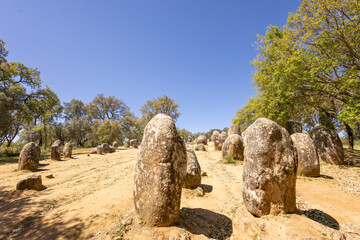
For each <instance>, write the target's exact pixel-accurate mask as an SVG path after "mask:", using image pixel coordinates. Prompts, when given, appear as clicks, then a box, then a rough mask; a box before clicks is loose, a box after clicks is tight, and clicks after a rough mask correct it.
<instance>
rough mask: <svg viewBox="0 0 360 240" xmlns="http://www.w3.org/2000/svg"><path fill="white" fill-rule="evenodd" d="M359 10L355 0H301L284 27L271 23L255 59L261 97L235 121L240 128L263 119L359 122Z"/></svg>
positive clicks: (259, 45)
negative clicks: (260, 118)
mask: <svg viewBox="0 0 360 240" xmlns="http://www.w3.org/2000/svg"><path fill="white" fill-rule="evenodd" d="M359 9H360V8H359V5H358V3H357V1H354V0H350V1H336V0H326V1H320V0H316V1H303V2H302V4H301V5H300V7H299V9H298V10H297V11H296V12H295V13H294V14H290V15H289V18H288V22H287V24H286V25H285V26H283V27H282V28H279V27H277V26H269V28H268V30H267V32H266V34H265V36H258V42H257V50H258V51H259V54H258V56H257V57H256V59H255V60H254V61H253V62H252V65H253V66H254V67H255V68H256V72H255V73H254V81H253V84H254V85H255V86H256V93H257V97H256V98H251V99H249V101H248V103H247V104H246V106H244V107H243V108H241V109H240V110H238V111H237V112H236V116H235V118H234V119H233V122H234V123H236V124H239V125H240V126H241V128H242V129H243V128H246V127H247V126H249V125H250V124H251V123H252V122H253V121H254V120H256V119H257V118H259V117H267V118H269V119H272V120H274V121H276V122H278V123H279V124H281V125H285V123H286V122H287V121H288V120H300V121H302V122H303V123H306V124H309V125H310V126H314V125H315V124H316V123H317V122H322V123H325V124H326V125H327V126H330V127H331V126H334V123H336V121H340V122H341V123H343V124H344V125H347V124H355V123H356V122H359V121H360V115H359V106H360V84H359V80H360V48H358V46H359V45H360V18H359ZM331 122H332V123H331ZM348 133H350V132H348Z"/></svg>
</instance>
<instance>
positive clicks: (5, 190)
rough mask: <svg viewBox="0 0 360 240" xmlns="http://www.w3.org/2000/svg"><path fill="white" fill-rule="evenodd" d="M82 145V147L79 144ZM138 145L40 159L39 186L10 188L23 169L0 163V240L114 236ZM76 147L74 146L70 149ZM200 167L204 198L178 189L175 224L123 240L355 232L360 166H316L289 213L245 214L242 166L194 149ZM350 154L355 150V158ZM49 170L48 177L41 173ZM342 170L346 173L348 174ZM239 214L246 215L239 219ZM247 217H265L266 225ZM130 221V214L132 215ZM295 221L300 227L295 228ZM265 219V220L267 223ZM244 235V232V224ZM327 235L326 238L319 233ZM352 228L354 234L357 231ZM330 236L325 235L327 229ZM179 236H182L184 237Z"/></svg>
mask: <svg viewBox="0 0 360 240" xmlns="http://www.w3.org/2000/svg"><path fill="white" fill-rule="evenodd" d="M82 151H83V150H82ZM137 151H138V150H137V149H128V150H123V149H121V148H120V149H118V150H117V151H116V152H115V153H112V154H106V155H101V156H99V155H91V156H87V154H75V155H74V158H73V159H66V160H63V161H50V160H44V161H41V167H40V169H39V171H38V172H37V173H38V174H41V175H42V179H43V185H45V186H46V187H47V188H46V189H45V190H43V191H40V192H36V191H32V190H29V191H23V192H19V191H15V190H14V189H15V185H16V183H17V181H19V180H20V179H22V178H24V177H25V176H27V175H28V174H30V172H26V171H25V172H24V171H14V170H15V169H16V168H17V164H14V163H7V164H4V165H0V226H1V227H0V239H91V238H92V239H113V238H114V236H115V237H116V236H118V235H116V234H115V235H114V236H113V233H114V232H115V233H116V232H117V228H119V221H120V219H121V218H122V217H123V216H124V215H126V214H129V213H130V214H133V213H132V212H133V198H132V188H133V171H134V167H135V162H136V157H137ZM77 152H79V151H77ZM196 154H197V157H198V160H199V162H200V165H201V168H202V170H203V171H206V172H207V175H208V176H207V177H203V179H202V183H203V188H204V189H205V190H206V193H205V196H203V197H199V196H197V191H196V190H189V189H184V190H183V196H182V206H181V207H182V210H181V222H180V223H179V225H178V226H173V227H170V228H156V229H149V228H146V227H140V228H136V227H135V228H134V229H132V230H130V231H129V232H128V233H127V234H126V235H125V239H164V240H167V239H168V237H171V236H174V237H175V239H176V238H179V239H181V236H189V237H191V239H209V238H215V239H230V238H232V239H249V238H250V239H252V238H255V239H257V238H258V237H260V236H261V239H276V237H280V238H283V237H284V238H285V239H287V237H288V236H294V239H296V238H297V237H299V239H302V238H300V237H301V236H312V237H315V238H314V239H330V235H331V234H333V232H334V231H335V232H341V231H342V232H354V233H352V235H349V236H350V237H354V238H356V236H359V237H360V232H359V230H360V195H359V193H360V188H359V182H360V181H359V180H360V168H359V167H358V166H356V165H352V166H349V167H345V168H339V167H335V166H330V165H324V166H322V174H323V175H322V177H319V178H304V177H299V178H298V182H297V196H298V206H299V209H300V210H301V211H299V212H298V213H297V214H291V215H289V216H286V217H284V216H269V217H267V218H265V219H252V218H251V216H248V215H247V213H246V212H242V211H243V202H242V192H241V188H242V168H243V166H242V164H241V163H238V164H236V165H234V164H224V163H222V162H221V153H220V152H216V151H213V148H212V146H211V145H210V146H209V147H208V151H207V152H196ZM356 157H357V156H355V158H356ZM47 174H53V175H54V177H55V178H53V179H48V178H45V175H47ZM347 175H348V176H349V177H347ZM245 216H246V217H245ZM244 219H247V220H246V221H250V220H251V221H253V222H256V221H265V224H267V225H269V226H279V227H278V228H274V229H271V230H270V229H269V228H268V230H262V229H260V230H259V227H258V226H260V225H261V224H260V223H257V224H254V226H253V227H251V226H252V225H251V224H252V223H251V222H250V223H249V222H248V225H246V224H244V221H245V220H244ZM134 221H135V222H136V224H137V219H135V220H134ZM298 223H301V226H299V227H294V226H296V225H298ZM267 225H266V226H267ZM244 226H249V227H248V228H246V229H247V230H246V232H247V234H245V230H244V229H245V227H244ZM325 234H326V236H325ZM357 234H359V235H357ZM331 236H332V235H331ZM184 239H186V238H184Z"/></svg>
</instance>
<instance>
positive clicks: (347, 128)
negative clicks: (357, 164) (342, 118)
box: [344, 123, 354, 150]
mask: <svg viewBox="0 0 360 240" xmlns="http://www.w3.org/2000/svg"><path fill="white" fill-rule="evenodd" d="M344 126H345V131H346V133H347V135H348V140H349V149H351V150H353V149H354V135H353V132H352V129H351V127H350V126H349V125H348V124H347V123H344Z"/></svg>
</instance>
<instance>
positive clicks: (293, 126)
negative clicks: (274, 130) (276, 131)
mask: <svg viewBox="0 0 360 240" xmlns="http://www.w3.org/2000/svg"><path fill="white" fill-rule="evenodd" d="M286 130H287V131H288V132H289V134H290V135H292V134H294V133H301V132H302V125H301V123H300V122H297V121H292V120H290V121H287V123H286Z"/></svg>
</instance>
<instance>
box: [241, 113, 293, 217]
mask: <svg viewBox="0 0 360 240" xmlns="http://www.w3.org/2000/svg"><path fill="white" fill-rule="evenodd" d="M243 135H244V136H243V137H244V160H245V161H244V170H243V200H244V203H245V207H246V209H247V210H248V211H249V212H250V213H251V214H253V215H255V216H262V215H268V214H279V213H288V212H294V211H295V209H296V193H295V186H296V169H297V155H296V150H295V148H294V146H293V143H292V141H291V138H290V135H289V133H288V131H287V130H286V129H285V128H282V127H281V126H279V125H278V124H277V123H275V122H273V121H271V120H269V119H266V118H259V119H257V120H256V121H255V122H254V123H253V124H252V125H251V126H250V127H248V128H247V129H246V131H245V132H244V134H243Z"/></svg>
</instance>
